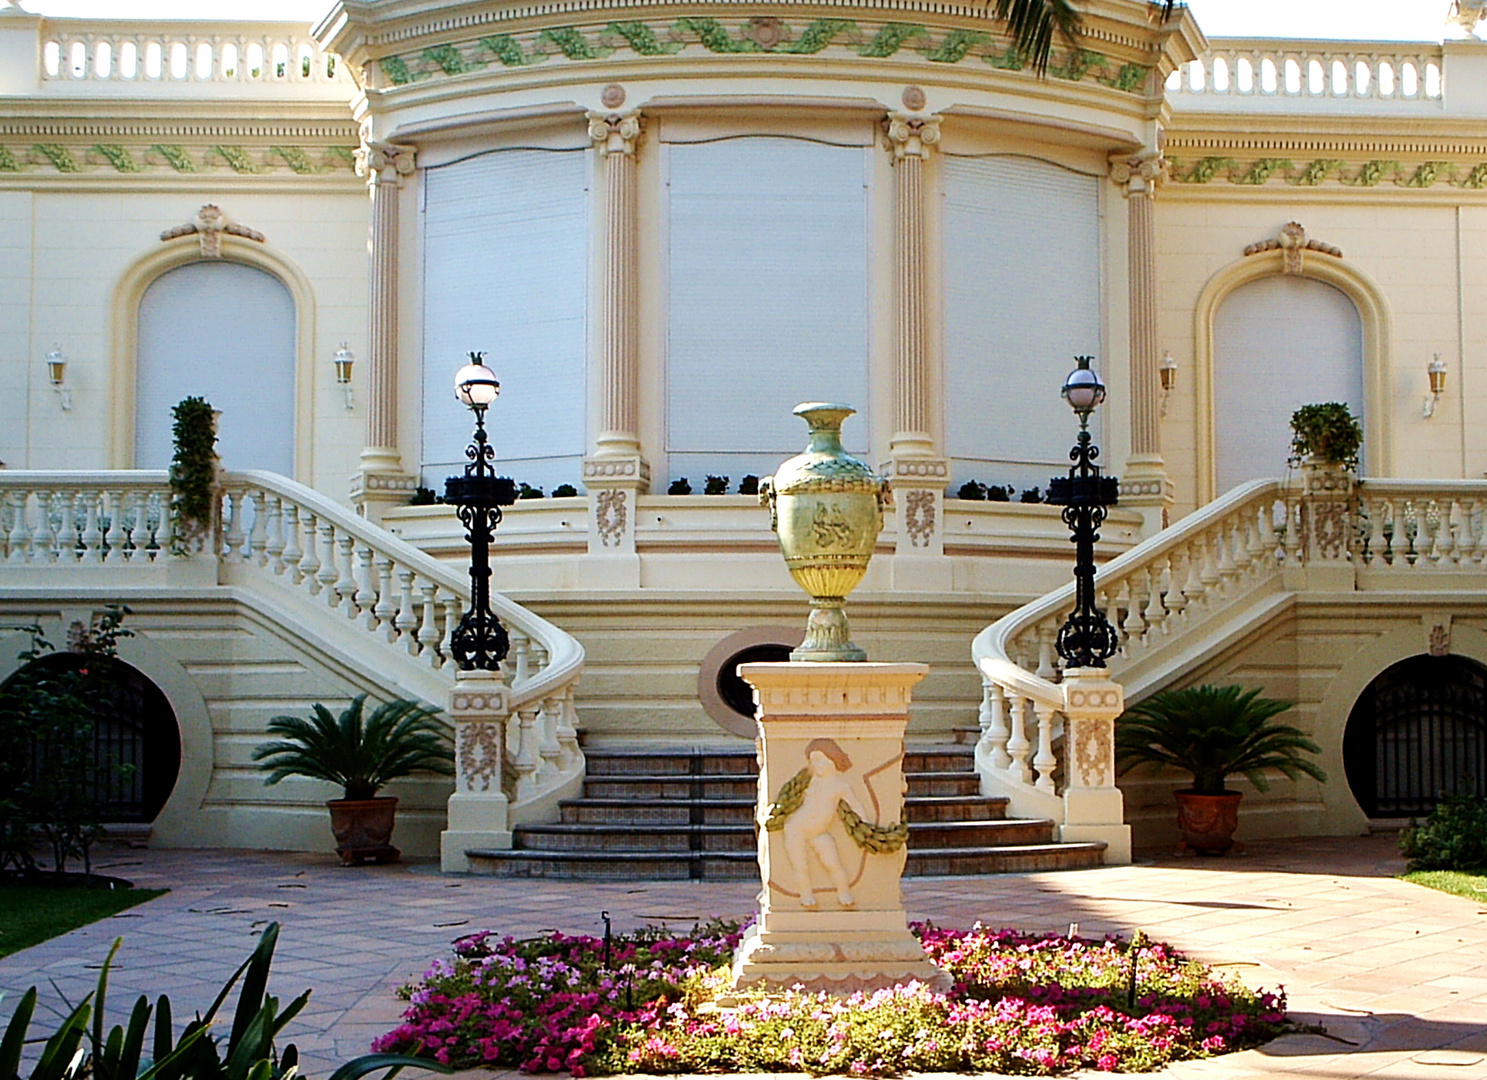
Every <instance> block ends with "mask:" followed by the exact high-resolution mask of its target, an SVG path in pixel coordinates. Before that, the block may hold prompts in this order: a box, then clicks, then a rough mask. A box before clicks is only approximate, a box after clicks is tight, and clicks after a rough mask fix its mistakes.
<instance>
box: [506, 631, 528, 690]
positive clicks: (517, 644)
mask: <svg viewBox="0 0 1487 1080" xmlns="http://www.w3.org/2000/svg"><path fill="white" fill-rule="evenodd" d="M510 637H511V655H512V656H513V657H515V662H514V663H513V664H512V668H511V689H513V690H515V689H517V688H518V687H520V686H521V685H522V684H523V683H525V682H526V681H527V679H528V678H529V675H528V673H527V662H528V658H529V655H530V654H529V652H528V645H529V644H530V643H529V642H528V640H527V635H526V634H524V633H522V632H521V631H520V630H512V631H511V634H510Z"/></svg>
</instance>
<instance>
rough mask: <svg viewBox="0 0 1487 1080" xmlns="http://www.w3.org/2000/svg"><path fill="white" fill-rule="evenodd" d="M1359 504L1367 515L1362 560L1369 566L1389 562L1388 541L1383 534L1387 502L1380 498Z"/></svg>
mask: <svg viewBox="0 0 1487 1080" xmlns="http://www.w3.org/2000/svg"><path fill="white" fill-rule="evenodd" d="M1360 506H1361V507H1362V511H1363V512H1364V513H1365V514H1367V515H1368V550H1367V552H1366V553H1365V554H1364V556H1363V561H1364V563H1365V564H1367V565H1369V566H1372V565H1373V564H1374V563H1378V564H1379V565H1380V566H1384V565H1386V564H1387V563H1388V562H1389V552H1388V545H1389V541H1388V538H1387V537H1386V536H1385V535H1384V511H1385V507H1387V506H1388V504H1387V503H1386V502H1384V501H1383V500H1381V499H1369V500H1366V501H1363V502H1361V503H1360Z"/></svg>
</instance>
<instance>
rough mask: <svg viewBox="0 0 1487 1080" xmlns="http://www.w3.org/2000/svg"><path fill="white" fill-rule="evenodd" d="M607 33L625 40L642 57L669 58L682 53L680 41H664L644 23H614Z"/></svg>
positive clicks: (606, 30)
mask: <svg viewBox="0 0 1487 1080" xmlns="http://www.w3.org/2000/svg"><path fill="white" fill-rule="evenodd" d="M605 33H608V34H614V35H617V36H619V37H620V38H623V39H624V41H625V43H626V44H627V45H629V46H630V48H632V49H633V50H635V51H636V52H637V53H639V54H640V55H641V56H667V55H670V54H671V53H678V52H681V51H682V43H681V42H680V41H662V40H661V39H660V38H658V37H656V32H655V31H654V30H652V29H651V28H650V27H649V26H647V25H645V23H643V22H633V21H632V22H613V23H610V24H609V26H608V27H607V28H606V29H605Z"/></svg>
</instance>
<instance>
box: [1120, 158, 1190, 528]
mask: <svg viewBox="0 0 1487 1080" xmlns="http://www.w3.org/2000/svg"><path fill="white" fill-rule="evenodd" d="M1166 175H1167V162H1166V159H1164V158H1163V157H1162V155H1161V153H1160V152H1159V151H1155V152H1147V153H1142V154H1138V155H1136V156H1134V157H1122V158H1118V159H1116V160H1115V161H1113V162H1112V163H1111V167H1110V178H1111V179H1112V180H1114V181H1115V182H1116V183H1117V184H1119V185H1120V186H1121V191H1122V192H1123V194H1124V195H1125V196H1126V200H1127V220H1128V223H1129V225H1128V229H1129V239H1128V245H1127V251H1128V260H1129V269H1128V273H1127V276H1128V278H1129V282H1130V316H1129V317H1130V358H1131V359H1130V364H1131V380H1130V395H1131V456H1130V457H1128V458H1127V459H1126V464H1125V470H1124V474H1123V475H1122V476H1121V482H1120V501H1121V505H1122V506H1126V507H1129V508H1131V509H1134V510H1138V511H1140V512H1141V514H1142V517H1143V518H1144V519H1145V520H1144V522H1143V525H1142V532H1143V533H1144V534H1145V535H1147V536H1151V535H1153V534H1154V533H1156V532H1158V531H1160V530H1161V529H1164V528H1166V526H1167V524H1168V516H1169V514H1170V512H1171V507H1172V504H1173V502H1174V501H1175V495H1174V491H1173V486H1172V481H1171V480H1170V479H1168V477H1167V466H1166V462H1165V461H1164V460H1163V459H1162V427H1161V375H1160V373H1159V371H1158V367H1157V365H1158V362H1159V349H1158V348H1157V264H1156V218H1155V212H1154V201H1155V197H1156V189H1157V187H1158V185H1160V184H1161V182H1162V181H1163V180H1164V179H1165V178H1166Z"/></svg>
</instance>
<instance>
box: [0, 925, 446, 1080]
mask: <svg viewBox="0 0 1487 1080" xmlns="http://www.w3.org/2000/svg"><path fill="white" fill-rule="evenodd" d="M123 940H124V939H123V938H116V939H115V940H114V945H113V948H112V949H110V950H109V953H108V957H107V959H105V960H104V962H103V967H102V970H100V971H99V973H98V984H97V986H96V987H95V988H94V989H93V990H92V991H91V992H90V993H89V994H88V995H87V996H86V997H84V998H83V1000H82V1001H80V1002H78V1003H77V1004H76V1005H72V1004H71V1003H66V1004H67V1005H68V1008H69V1012H68V1013H67V1015H66V1016H65V1017H64V1018H63V1019H62V1022H61V1024H60V1025H59V1026H58V1027H57V1030H56V1031H55V1032H54V1033H53V1034H52V1035H51V1036H50V1037H49V1038H47V1040H46V1045H45V1047H44V1048H43V1050H42V1052H41V1057H40V1058H39V1059H38V1060H37V1063H36V1065H35V1067H34V1068H33V1069H32V1071H31V1074H30V1078H29V1080H75V1078H79V1077H88V1078H90V1080H292V1078H293V1077H295V1076H297V1075H298V1070H299V1051H298V1050H297V1049H296V1048H295V1046H294V1044H293V1043H291V1044H289V1045H288V1046H286V1047H285V1048H284V1050H283V1052H282V1053H281V1052H280V1051H279V1050H278V1048H277V1047H276V1046H275V1040H276V1038H277V1037H278V1035H279V1033H280V1032H281V1031H283V1030H284V1027H285V1025H287V1024H288V1023H289V1021H291V1020H293V1019H294V1018H295V1017H296V1016H297V1015H299V1013H300V1011H301V1010H302V1009H303V1008H304V1007H305V1005H306V1004H307V1003H308V1001H309V1000H310V991H308V990H306V991H305V992H304V993H303V994H301V995H300V996H299V997H297V998H295V999H294V1000H293V1001H291V1002H289V1004H287V1005H286V1006H284V1007H283V1008H282V1009H281V1008H280V1007H279V999H278V998H276V997H273V996H271V995H269V994H267V993H266V992H265V991H266V990H267V987H268V975H269V966H270V965H271V964H272V963H273V958H274V946H275V945H276V944H277V943H278V940H279V924H278V923H276V922H274V923H269V925H268V926H267V927H265V928H264V931H263V936H262V937H260V938H259V939H258V947H257V948H255V949H254V950H253V954H252V955H251V956H250V957H248V959H247V960H245V961H244V962H243V964H242V965H241V966H240V967H239V968H238V969H237V971H236V972H234V973H233V975H232V978H230V979H229V980H228V981H227V985H226V986H224V987H222V991H221V993H219V994H218V995H217V998H216V1000H215V1001H213V1002H212V1005H211V1007H210V1008H209V1009H207V1011H206V1014H205V1015H200V1014H198V1015H197V1017H196V1018H195V1019H194V1020H192V1021H191V1022H190V1023H188V1024H187V1025H186V1027H185V1030H183V1031H182V1032H181V1036H180V1038H176V1036H175V1033H174V1029H173V1027H172V1025H171V1002H170V998H169V997H167V996H166V995H164V994H162V995H160V997H159V999H158V1000H157V1001H156V1003H155V1004H154V1005H151V1004H150V999H149V998H148V997H147V996H145V995H144V994H141V995H140V996H139V998H138V999H137V1000H136V1001H135V1003H134V1007H133V1009H131V1010H130V1013H129V1021H128V1023H127V1025H125V1024H116V1025H114V1026H113V1027H112V1028H107V1027H106V1024H105V1021H104V1007H105V999H106V997H107V994H108V976H109V970H110V969H111V967H112V966H113V961H114V957H115V955H117V953H118V951H119V947H120V946H121V945H122V944H123ZM240 979H241V980H242V983H243V988H242V991H241V993H239V995H238V1001H237V1008H236V1010H235V1011H234V1013H233V1018H232V1028H231V1030H230V1033H229V1034H228V1036H227V1039H226V1041H225V1042H224V1041H222V1039H221V1037H220V1036H219V1035H214V1034H212V1031H211V1029H212V1027H213V1026H214V1024H215V1023H216V1019H217V1012H218V1010H220V1009H221V1008H222V1004H223V1002H225V1001H226V1000H227V995H228V994H229V993H230V992H231V991H232V989H233V987H234V986H236V985H237V983H238V981H239V980H240ZM36 997H37V995H36V987H34V986H33V987H31V989H29V990H27V991H26V993H25V994H24V995H23V996H22V998H21V1001H20V1004H19V1005H18V1006H17V1007H16V1010H15V1013H14V1014H13V1015H12V1016H11V1018H10V1022H9V1024H8V1025H7V1026H6V1029H5V1034H4V1036H3V1037H0V1080H20V1065H21V1051H22V1048H23V1046H24V1044H25V1043H26V1042H40V1041H41V1039H40V1038H36V1039H29V1040H28V1039H27V1038H26V1034H27V1031H28V1030H29V1029H30V1026H31V1020H32V1017H33V1016H34V1014H35V1011H36ZM152 1017H153V1018H154V1021H155V1025H154V1035H153V1038H151V1037H150V1030H149V1029H150V1020H151V1018H152ZM90 1020H91V1025H90V1023H89V1021H90ZM105 1030H107V1034H105ZM147 1040H148V1041H149V1046H148V1049H147V1047H146V1041H147ZM406 1066H416V1067H418V1068H423V1069H431V1070H433V1071H435V1072H449V1071H450V1070H449V1069H447V1068H445V1067H444V1066H441V1065H438V1064H436V1063H433V1062H428V1061H419V1060H417V1059H414V1058H409V1057H403V1056H400V1055H394V1054H368V1055H365V1056H364V1057H360V1058H357V1059H355V1060H353V1061H350V1062H347V1063H346V1064H345V1065H343V1066H341V1068H339V1069H337V1070H336V1071H335V1073H334V1074H333V1075H332V1077H331V1080H357V1078H358V1077H362V1076H365V1075H367V1074H368V1073H370V1072H375V1071H377V1070H379V1069H384V1068H385V1069H388V1070H389V1073H388V1078H389V1080H390V1077H391V1076H392V1074H393V1073H394V1072H396V1071H397V1070H398V1069H401V1068H403V1067H406Z"/></svg>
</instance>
